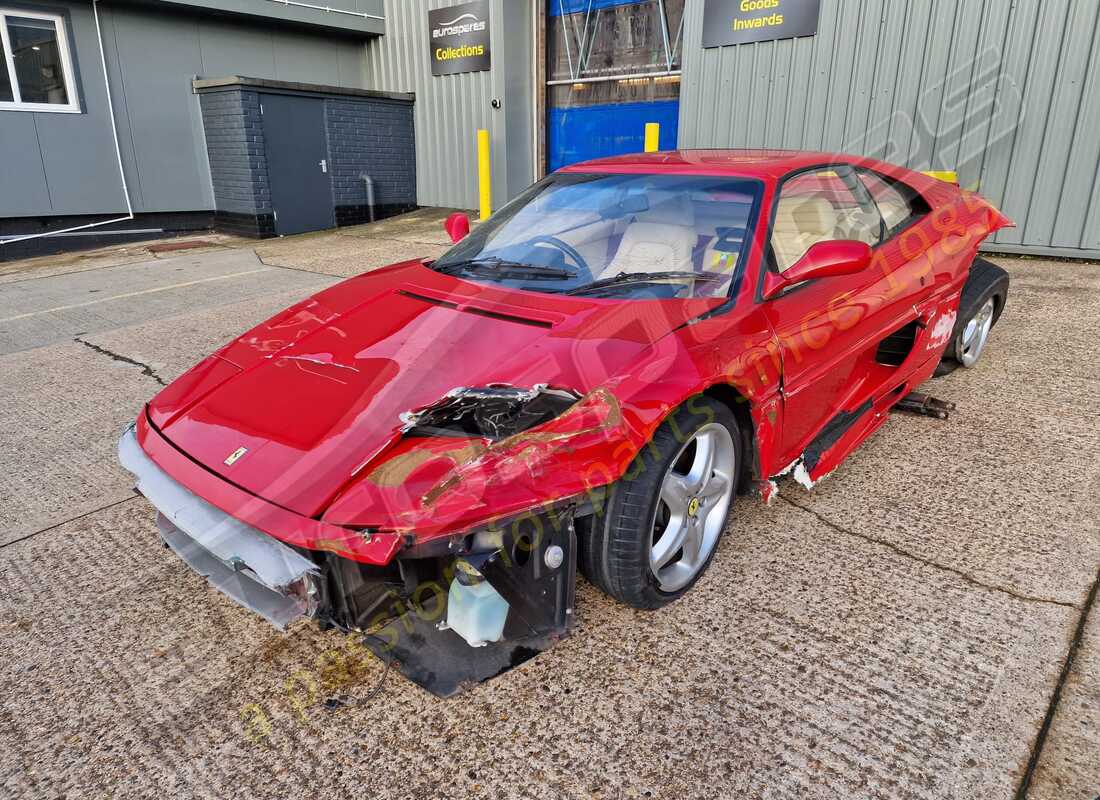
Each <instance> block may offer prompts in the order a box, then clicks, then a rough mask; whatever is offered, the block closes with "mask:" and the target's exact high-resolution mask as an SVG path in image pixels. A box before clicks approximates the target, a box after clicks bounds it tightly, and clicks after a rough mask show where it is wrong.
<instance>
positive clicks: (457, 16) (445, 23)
mask: <svg viewBox="0 0 1100 800" xmlns="http://www.w3.org/2000/svg"><path fill="white" fill-rule="evenodd" d="M428 34H429V40H428V41H429V48H430V51H431V59H432V75H453V74H454V73H456V72H480V71H481V70H486V69H489V0H476V2H473V3H463V4H462V5H457V6H447V7H446V8H437V9H435V10H434V11H429V12H428Z"/></svg>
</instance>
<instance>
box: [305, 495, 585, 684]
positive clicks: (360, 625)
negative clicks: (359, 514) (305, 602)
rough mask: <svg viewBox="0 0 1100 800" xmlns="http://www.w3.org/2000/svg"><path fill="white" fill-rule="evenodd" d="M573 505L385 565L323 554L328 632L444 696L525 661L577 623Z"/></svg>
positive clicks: (322, 615)
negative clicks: (347, 635) (353, 640)
mask: <svg viewBox="0 0 1100 800" xmlns="http://www.w3.org/2000/svg"><path fill="white" fill-rule="evenodd" d="M577 510H578V509H577V508H576V507H575V506H572V505H570V506H563V507H555V508H549V509H546V510H544V511H540V512H531V513H528V514H524V515H522V516H520V517H517V518H515V519H512V520H509V521H508V522H506V523H500V524H497V525H495V526H493V527H489V528H485V529H482V530H480V531H477V532H471V533H467V534H463V535H456V536H451V537H447V538H445V539H439V540H436V541H433V542H430V543H428V544H427V545H425V546H422V547H415V546H414V547H413V548H410V549H409V550H408V551H407V552H405V553H403V554H402V555H401V556H399V557H398V558H397V559H395V560H394V561H393V562H392V563H391V564H390V565H388V566H387V567H385V568H379V567H371V566H369V565H364V564H358V563H356V562H354V561H350V560H348V559H344V558H341V557H339V556H335V555H332V554H326V553H320V554H318V555H319V556H320V557H321V561H322V564H323V569H322V572H321V575H322V582H321V584H320V585H321V597H322V602H321V604H320V612H319V614H318V619H319V621H320V622H321V624H322V625H323V626H332V627H336V628H339V629H340V630H344V631H356V632H362V633H363V634H365V640H364V641H365V643H366V645H367V646H368V647H369V648H370V649H371V651H373V652H374V653H375V654H376V655H377V656H378V657H379V658H381V659H383V660H385V661H390V662H392V663H393V665H394V666H395V667H396V668H397V669H399V670H400V671H401V672H402V673H403V674H404V675H405V676H406V677H408V678H409V679H410V680H412V681H414V682H415V683H418V684H419V685H421V686H423V687H424V688H425V689H427V690H429V691H430V692H432V693H433V694H436V695H438V696H441V697H447V696H450V695H453V694H455V693H457V692H459V691H461V690H462V689H464V688H466V687H467V686H469V685H472V684H475V683H478V682H481V681H484V680H487V679H489V678H492V677H494V676H496V675H499V674H500V673H502V672H505V671H506V670H508V669H511V668H512V667H514V666H516V665H518V664H521V663H523V662H524V661H526V660H528V659H529V658H531V657H533V656H535V655H537V654H538V653H539V652H541V651H543V650H546V649H548V648H550V647H552V646H553V645H554V643H555V642H557V641H558V640H559V639H561V638H562V637H564V636H565V635H567V634H568V632H569V628H570V625H571V623H572V619H573V597H574V585H575V582H576V563H577V562H576V550H577V538H576V528H575V526H574V518H575V515H576V513H577Z"/></svg>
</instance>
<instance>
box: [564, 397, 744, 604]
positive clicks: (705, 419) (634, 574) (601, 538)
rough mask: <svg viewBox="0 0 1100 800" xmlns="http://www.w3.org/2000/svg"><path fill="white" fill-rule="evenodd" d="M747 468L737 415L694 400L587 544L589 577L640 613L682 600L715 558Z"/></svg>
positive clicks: (643, 458) (645, 455) (638, 465)
mask: <svg viewBox="0 0 1100 800" xmlns="http://www.w3.org/2000/svg"><path fill="white" fill-rule="evenodd" d="M740 469H741V434H740V431H739V430H738V426H737V420H736V419H735V418H734V416H733V414H731V413H730V411H729V409H728V408H726V406H724V405H722V404H721V403H718V402H716V401H714V400H711V399H709V398H705V397H696V398H692V400H690V401H688V402H687V403H685V404H684V405H683V406H681V407H680V408H679V409H677V411H676V412H675V413H674V414H673V415H672V416H671V417H670V418H669V419H668V420H667V421H666V422H665V423H664V424H663V425H662V426H661V427H660V428H659V429H658V430H657V433H656V434H654V436H653V440H652V442H651V443H650V444H649V445H647V446H646V447H644V448H643V449H642V451H641V453H639V454H638V456H637V457H636V458H635V459H634V461H633V463H632V464H631V465H630V467H629V468H628V469H627V472H626V475H625V476H624V477H623V478H621V479H620V480H619V482H618V483H617V484H615V486H614V487H613V488H612V490H611V493H610V497H609V499H608V502H607V506H606V509H605V511H604V513H603V514H597V515H596V517H595V518H594V520H593V525H592V530H591V531H589V532H588V534H587V535H585V536H584V537H582V541H581V568H582V570H583V571H584V573H585V575H586V576H587V577H588V579H589V580H590V581H592V582H593V583H595V584H596V585H597V586H599V587H600V588H601V589H603V590H604V591H605V592H607V593H608V594H609V595H611V596H612V597H614V598H615V599H617V600H620V601H622V602H624V603H626V604H628V605H631V606H634V607H635V608H658V607H659V606H663V605H665V604H667V603H670V602H672V601H673V600H675V599H677V598H678V597H680V596H682V595H683V594H684V593H685V592H687V591H688V589H690V588H691V587H692V586H693V585H694V584H695V582H696V581H697V580H698V579H699V578H700V577H701V576H702V574H703V572H704V571H706V568H707V566H708V565H709V564H710V560H711V558H712V557H713V556H714V551H715V549H716V548H717V546H718V541H719V539H720V538H721V536H722V531H723V530H724V529H725V527H726V521H727V519H728V517H729V510H730V506H731V504H732V502H733V498H734V495H735V494H736V491H737V485H738V481H739V478H740V474H741V473H740Z"/></svg>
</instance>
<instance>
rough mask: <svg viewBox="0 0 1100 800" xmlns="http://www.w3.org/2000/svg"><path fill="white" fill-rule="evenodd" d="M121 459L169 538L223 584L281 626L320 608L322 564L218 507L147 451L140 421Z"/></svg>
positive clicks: (126, 436)
mask: <svg viewBox="0 0 1100 800" xmlns="http://www.w3.org/2000/svg"><path fill="white" fill-rule="evenodd" d="M118 455H119V460H120V461H121V462H122V466H123V467H125V468H126V469H127V470H129V471H130V472H132V473H133V474H134V476H135V477H136V478H137V484H136V487H135V488H136V489H137V491H138V492H140V493H141V494H142V495H144V496H145V497H146V499H148V500H149V502H150V503H152V504H153V506H154V507H155V508H156V509H157V528H158V530H159V531H160V535H161V538H162V539H163V540H164V543H165V545H166V546H168V547H170V548H171V549H172V550H173V551H174V552H175V553H176V554H177V555H178V556H179V557H180V558H182V559H183V560H184V561H185V562H186V563H187V565H188V566H190V567H191V568H192V569H193V570H195V572H197V573H199V574H200V575H202V576H203V577H204V578H206V579H207V580H208V581H210V583H211V584H212V585H213V586H214V587H215V588H216V589H218V590H219V591H221V592H223V593H224V594H226V595H228V596H229V597H230V598H232V599H233V600H235V601H237V602H238V603H240V604H241V605H243V606H245V607H246V608H250V609H252V610H253V611H255V612H256V613H258V614H259V615H260V616H262V617H263V618H264V619H266V620H267V621H268V622H270V623H271V624H272V625H274V626H275V627H277V628H279V629H280V630H283V629H285V628H286V626H287V625H288V624H290V623H291V622H293V621H294V620H296V619H298V618H299V617H303V616H314V615H316V613H317V611H318V608H319V598H318V581H319V580H320V572H321V570H320V568H319V567H318V565H317V564H315V563H314V562H313V561H312V560H310V559H309V558H307V557H306V556H305V555H303V554H302V553H299V552H298V551H297V550H295V549H293V548H291V547H289V546H287V545H285V544H283V543H282V542H280V541H279V540H278V539H275V538H273V537H271V536H268V535H267V534H266V533H264V532H263V531H259V530H256V529H255V528H253V527H251V526H249V525H246V524H245V523H243V522H241V521H240V520H237V519H235V518H233V517H231V516H229V515H228V514H226V513H225V512H224V511H222V510H220V509H218V508H216V507H214V506H213V505H211V504H210V503H208V502H206V501H205V500H203V499H202V498H201V497H199V496H198V495H196V494H193V493H192V492H191V491H189V490H188V489H187V488H186V487H184V486H183V485H181V484H180V483H178V482H176V481H175V480H173V479H172V478H171V477H170V476H169V475H167V474H166V473H165V472H164V471H163V470H162V469H161V468H160V467H158V466H157V465H156V463H155V462H154V461H153V460H152V459H151V458H149V456H148V455H146V454H145V451H144V450H142V449H141V445H139V444H138V441H137V437H136V436H135V435H134V429H133V428H132V427H131V428H128V429H127V430H126V431H125V433H123V435H122V438H121V439H120V440H119V443H118Z"/></svg>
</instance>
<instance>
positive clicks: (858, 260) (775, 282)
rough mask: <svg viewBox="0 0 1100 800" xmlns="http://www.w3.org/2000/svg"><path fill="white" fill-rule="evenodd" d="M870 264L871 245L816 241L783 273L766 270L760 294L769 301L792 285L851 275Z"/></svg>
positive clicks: (850, 241)
mask: <svg viewBox="0 0 1100 800" xmlns="http://www.w3.org/2000/svg"><path fill="white" fill-rule="evenodd" d="M870 263H871V245H869V244H867V243H866V242H857V241H855V240H854V239H836V240H832V241H828V242H818V243H817V244H815V245H813V246H812V247H811V248H810V249H809V250H807V251H806V255H804V256H802V258H800V259H799V260H798V261H797V262H796V263H795V264H794V265H793V266H792V267H790V268H789V269H788V270H787V271H786V272H782V273H776V272H771V271H770V270H769V271H768V272H766V273H764V290H763V292H762V294H763V297H764V299H765V300H770V299H771V298H773V297H776V296H777V295H779V294H780V293H782V292H783V290H785V289H787V288H788V287H791V286H794V285H795V284H796V283H803V282H804V281H809V280H814V279H815V278H831V277H834V276H836V275H854V274H856V273H857V272H862V271H863V270H865V269H867V267H868V265H870Z"/></svg>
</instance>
